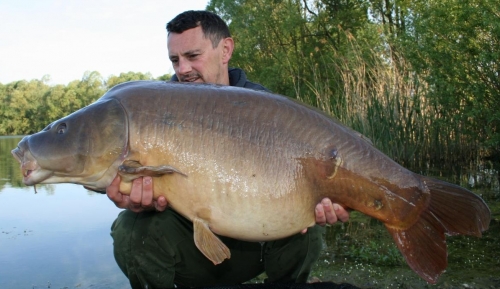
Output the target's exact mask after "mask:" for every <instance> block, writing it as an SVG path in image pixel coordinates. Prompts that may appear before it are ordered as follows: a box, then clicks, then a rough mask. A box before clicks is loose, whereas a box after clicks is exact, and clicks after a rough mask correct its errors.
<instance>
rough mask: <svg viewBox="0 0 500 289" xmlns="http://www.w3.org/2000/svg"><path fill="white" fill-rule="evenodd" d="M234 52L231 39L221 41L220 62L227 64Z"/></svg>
mask: <svg viewBox="0 0 500 289" xmlns="http://www.w3.org/2000/svg"><path fill="white" fill-rule="evenodd" d="M233 50H234V40H233V38H231V37H227V38H224V39H222V62H223V63H224V64H227V63H229V60H230V59H231V56H232V55H233Z"/></svg>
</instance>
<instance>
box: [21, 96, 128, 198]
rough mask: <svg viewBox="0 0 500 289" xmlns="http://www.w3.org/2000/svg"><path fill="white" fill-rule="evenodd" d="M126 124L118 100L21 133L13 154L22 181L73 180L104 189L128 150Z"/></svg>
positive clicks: (86, 108) (94, 106)
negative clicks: (21, 175) (42, 127)
mask: <svg viewBox="0 0 500 289" xmlns="http://www.w3.org/2000/svg"><path fill="white" fill-rule="evenodd" d="M127 126H128V124H127V119H126V113H125V111H124V109H123V107H122V106H121V104H120V103H119V102H118V101H117V100H115V99H111V100H106V101H98V102H96V103H93V104H91V105H89V106H87V107H84V108H82V109H80V110H78V111H76V112H74V113H72V114H70V115H68V116H66V117H64V118H61V119H59V120H56V121H54V122H53V123H51V124H50V125H48V126H47V127H45V128H44V129H43V130H42V131H40V132H38V133H35V134H32V135H29V136H26V137H24V138H23V139H22V140H21V141H20V142H19V144H18V146H17V148H15V149H14V150H12V155H13V156H14V157H15V158H16V159H17V160H18V161H19V163H20V164H21V171H22V173H23V182H24V184H26V185H35V184H39V183H41V184H51V183H76V184H82V185H85V186H87V187H89V188H93V189H102V188H105V187H106V186H107V185H109V183H111V180H112V179H113V178H114V176H115V175H116V171H117V167H118V165H119V163H120V162H121V157H123V156H124V154H125V153H126V148H127V139H128V136H127V131H128V129H127Z"/></svg>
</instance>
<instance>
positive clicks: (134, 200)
mask: <svg viewBox="0 0 500 289" xmlns="http://www.w3.org/2000/svg"><path fill="white" fill-rule="evenodd" d="M106 195H108V198H109V199H110V200H111V201H113V202H114V203H115V205H116V206H117V207H118V208H121V209H129V210H131V211H132V212H136V213H140V212H144V211H152V210H155V209H156V211H158V212H162V211H165V209H166V208H167V204H168V203H167V199H166V198H165V197H164V196H160V197H158V200H154V199H153V179H152V178H151V177H141V178H138V179H135V180H134V181H133V182H132V190H131V192H130V196H129V195H124V194H122V193H121V192H120V176H116V177H115V179H114V180H113V182H111V184H110V185H109V186H108V187H107V188H106Z"/></svg>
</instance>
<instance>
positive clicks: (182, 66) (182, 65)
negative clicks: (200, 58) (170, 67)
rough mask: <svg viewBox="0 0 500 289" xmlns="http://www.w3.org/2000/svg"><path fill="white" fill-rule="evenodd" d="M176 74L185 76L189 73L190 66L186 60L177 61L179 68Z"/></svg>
mask: <svg viewBox="0 0 500 289" xmlns="http://www.w3.org/2000/svg"><path fill="white" fill-rule="evenodd" d="M177 70H178V72H177V73H178V74H186V73H189V72H191V64H190V63H189V61H187V60H186V59H179V66H178V68H177Z"/></svg>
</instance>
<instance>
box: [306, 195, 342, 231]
mask: <svg viewBox="0 0 500 289" xmlns="http://www.w3.org/2000/svg"><path fill="white" fill-rule="evenodd" d="M314 214H315V216H316V224H318V225H320V226H324V225H326V224H330V225H331V224H334V223H336V222H337V221H339V220H340V221H342V222H346V221H348V220H349V213H348V212H347V211H346V210H345V209H344V208H343V207H342V206H340V205H339V204H333V203H332V201H331V200H330V199H329V198H324V199H323V200H321V203H319V204H317V205H316V208H315V210H314Z"/></svg>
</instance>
